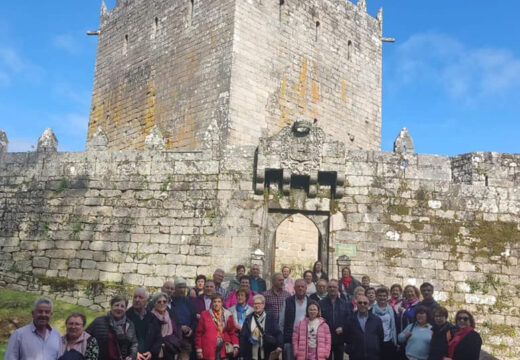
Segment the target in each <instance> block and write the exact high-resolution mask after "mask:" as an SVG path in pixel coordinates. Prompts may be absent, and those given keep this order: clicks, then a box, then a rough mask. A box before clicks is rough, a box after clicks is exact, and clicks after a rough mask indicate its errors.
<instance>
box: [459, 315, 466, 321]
mask: <svg viewBox="0 0 520 360" xmlns="http://www.w3.org/2000/svg"><path fill="white" fill-rule="evenodd" d="M468 320H469V317H467V316H459V317H458V318H457V321H468Z"/></svg>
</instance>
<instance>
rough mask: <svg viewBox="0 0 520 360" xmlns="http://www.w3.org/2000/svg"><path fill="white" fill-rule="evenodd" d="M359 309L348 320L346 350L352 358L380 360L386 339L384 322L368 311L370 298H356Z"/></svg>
mask: <svg viewBox="0 0 520 360" xmlns="http://www.w3.org/2000/svg"><path fill="white" fill-rule="evenodd" d="M356 305H357V311H356V312H354V314H352V316H350V317H349V318H348V320H347V324H346V329H345V344H346V349H345V352H346V353H348V354H349V359H350V360H380V359H381V346H382V344H383V340H384V333H383V323H382V322H381V319H380V318H379V317H377V316H376V315H374V314H372V313H371V312H369V311H368V298H367V297H366V296H364V295H360V296H358V297H357V299H356Z"/></svg>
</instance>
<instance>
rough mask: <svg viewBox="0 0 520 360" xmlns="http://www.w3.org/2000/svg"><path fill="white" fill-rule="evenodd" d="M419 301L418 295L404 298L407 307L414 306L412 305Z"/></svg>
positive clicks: (404, 305) (404, 304)
mask: <svg viewBox="0 0 520 360" xmlns="http://www.w3.org/2000/svg"><path fill="white" fill-rule="evenodd" d="M418 302H419V299H417V298H416V297H414V298H413V299H410V300H408V299H403V307H404V308H405V309H409V308H410V307H412V305H415V304H417V303H418Z"/></svg>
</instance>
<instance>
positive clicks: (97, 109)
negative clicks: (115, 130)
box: [87, 95, 108, 139]
mask: <svg viewBox="0 0 520 360" xmlns="http://www.w3.org/2000/svg"><path fill="white" fill-rule="evenodd" d="M104 116H105V106H104V102H103V101H102V100H101V99H100V98H99V95H94V96H93V98H92V110H91V112H90V119H89V126H88V133H87V138H88V139H90V138H91V137H92V135H94V133H95V132H96V130H97V128H98V127H99V126H100V125H102V123H103V119H104ZM107 130H108V129H103V131H104V132H105V134H106V132H107Z"/></svg>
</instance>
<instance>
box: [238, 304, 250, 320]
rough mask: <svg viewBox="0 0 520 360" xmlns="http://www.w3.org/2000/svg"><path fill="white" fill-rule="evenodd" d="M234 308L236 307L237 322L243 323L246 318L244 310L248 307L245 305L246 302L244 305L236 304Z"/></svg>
mask: <svg viewBox="0 0 520 360" xmlns="http://www.w3.org/2000/svg"><path fill="white" fill-rule="evenodd" d="M235 308H236V309H237V319H238V324H239V325H243V324H244V320H245V319H246V311H247V309H248V308H249V306H248V305H247V303H246V304H245V305H244V306H242V305H240V304H236V306H235Z"/></svg>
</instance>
